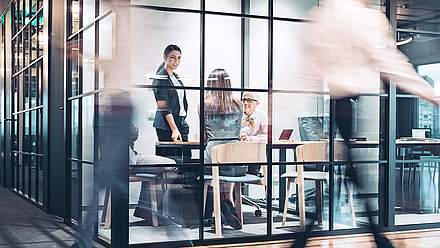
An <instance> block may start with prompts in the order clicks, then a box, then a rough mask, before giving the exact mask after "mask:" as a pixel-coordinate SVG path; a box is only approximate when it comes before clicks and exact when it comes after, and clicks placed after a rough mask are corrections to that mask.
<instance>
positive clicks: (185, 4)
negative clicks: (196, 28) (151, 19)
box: [130, 0, 200, 9]
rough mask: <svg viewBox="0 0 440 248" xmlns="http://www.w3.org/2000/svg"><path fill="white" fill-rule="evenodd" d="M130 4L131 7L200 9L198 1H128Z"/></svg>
mask: <svg viewBox="0 0 440 248" xmlns="http://www.w3.org/2000/svg"><path fill="white" fill-rule="evenodd" d="M130 4H131V5H132V6H136V5H152V6H162V7H178V8H188V9H200V1H198V0H185V1H170V0H166V1H158V0H130Z"/></svg>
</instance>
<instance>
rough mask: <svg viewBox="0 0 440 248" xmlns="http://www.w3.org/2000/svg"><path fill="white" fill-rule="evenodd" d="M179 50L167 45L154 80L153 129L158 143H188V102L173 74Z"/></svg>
mask: <svg viewBox="0 0 440 248" xmlns="http://www.w3.org/2000/svg"><path fill="white" fill-rule="evenodd" d="M181 53H182V52H181V51H180V48H179V47H178V46H176V45H168V46H167V47H166V48H165V51H164V53H163V59H164V62H163V63H162V65H161V66H160V67H159V69H158V71H157V73H156V75H157V78H156V79H154V81H153V85H154V86H157V87H158V88H155V89H154V96H155V98H156V103H157V111H156V116H155V118H154V123H153V127H155V128H156V133H157V137H158V139H159V141H188V133H189V126H188V124H187V123H186V121H185V118H186V114H187V111H188V101H187V99H186V92H185V89H183V88H182V89H176V88H173V87H183V83H182V81H180V79H179V76H178V75H177V74H176V73H175V72H174V71H175V70H176V69H177V67H179V64H180V59H181Z"/></svg>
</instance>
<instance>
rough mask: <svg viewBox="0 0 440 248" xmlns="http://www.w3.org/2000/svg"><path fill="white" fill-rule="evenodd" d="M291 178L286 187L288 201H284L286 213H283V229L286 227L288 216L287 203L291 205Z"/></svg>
mask: <svg viewBox="0 0 440 248" xmlns="http://www.w3.org/2000/svg"><path fill="white" fill-rule="evenodd" d="M290 182H291V181H290V178H289V179H287V185H286V199H285V201H284V212H283V223H282V224H281V227H285V226H286V215H287V203H289V195H290Z"/></svg>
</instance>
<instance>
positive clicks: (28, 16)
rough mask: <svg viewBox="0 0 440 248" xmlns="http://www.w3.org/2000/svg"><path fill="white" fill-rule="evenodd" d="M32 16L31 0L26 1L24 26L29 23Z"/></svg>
mask: <svg viewBox="0 0 440 248" xmlns="http://www.w3.org/2000/svg"><path fill="white" fill-rule="evenodd" d="M30 14H31V10H30V6H29V0H25V1H24V24H25V25H26V24H28V23H29V19H30Z"/></svg>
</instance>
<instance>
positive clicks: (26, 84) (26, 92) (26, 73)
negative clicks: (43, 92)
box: [23, 70, 30, 109]
mask: <svg viewBox="0 0 440 248" xmlns="http://www.w3.org/2000/svg"><path fill="white" fill-rule="evenodd" d="M23 78H24V86H23V91H24V92H23V93H24V99H23V100H24V109H28V108H29V106H30V96H29V90H30V83H29V82H30V80H29V70H25V71H24V72H23Z"/></svg>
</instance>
